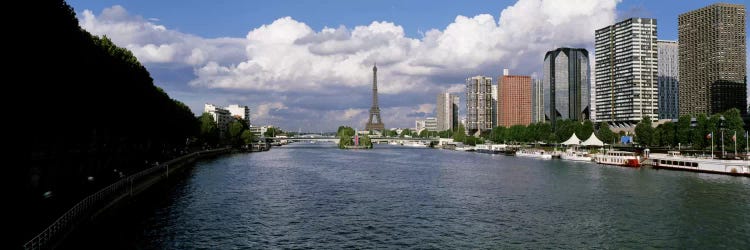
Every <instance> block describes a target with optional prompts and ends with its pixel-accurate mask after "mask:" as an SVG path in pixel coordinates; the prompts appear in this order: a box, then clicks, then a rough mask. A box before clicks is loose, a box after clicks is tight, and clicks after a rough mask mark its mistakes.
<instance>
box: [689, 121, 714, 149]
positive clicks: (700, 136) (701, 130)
mask: <svg viewBox="0 0 750 250" xmlns="http://www.w3.org/2000/svg"><path fill="white" fill-rule="evenodd" d="M695 122H696V124H695V127H693V133H692V140H691V141H692V142H693V148H694V149H704V148H706V145H710V144H711V141H710V140H709V139H707V138H706V135H707V134H708V133H709V131H708V130H707V129H706V128H707V125H708V117H706V114H698V115H697V116H696V117H695ZM706 142H708V143H706Z"/></svg>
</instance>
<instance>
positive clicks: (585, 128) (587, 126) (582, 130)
mask: <svg viewBox="0 0 750 250" xmlns="http://www.w3.org/2000/svg"><path fill="white" fill-rule="evenodd" d="M593 132H594V123H592V122H591V121H590V120H585V121H583V123H582V124H580V125H579V126H577V127H576V135H577V136H578V139H581V140H586V139H588V138H589V137H590V136H591V133H593ZM566 140H567V139H566Z"/></svg>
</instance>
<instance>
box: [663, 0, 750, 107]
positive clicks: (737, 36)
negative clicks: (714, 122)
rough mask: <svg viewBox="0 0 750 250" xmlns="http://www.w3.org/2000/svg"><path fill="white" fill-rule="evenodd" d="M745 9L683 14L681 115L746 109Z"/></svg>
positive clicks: (724, 7)
mask: <svg viewBox="0 0 750 250" xmlns="http://www.w3.org/2000/svg"><path fill="white" fill-rule="evenodd" d="M745 15H746V13H745V6H744V5H740V4H725V3H718V4H713V5H709V6H706V7H703V8H700V9H697V10H693V11H690V12H687V13H684V14H681V15H680V16H679V17H678V19H677V25H678V33H679V35H678V37H679V62H680V63H679V64H680V66H679V70H680V77H679V79H680V87H679V108H680V111H679V113H680V115H688V114H689V115H694V114H700V113H705V114H714V113H719V112H724V111H726V110H727V109H731V108H737V109H739V110H740V112H742V113H743V114H744V113H746V106H747V99H745V98H746V96H745V95H746V94H747V87H746V86H745V84H746V81H747V79H746V76H747V68H746V67H747V61H746V60H747V57H746V53H747V52H746V49H745V48H746V39H747V34H746V32H745Z"/></svg>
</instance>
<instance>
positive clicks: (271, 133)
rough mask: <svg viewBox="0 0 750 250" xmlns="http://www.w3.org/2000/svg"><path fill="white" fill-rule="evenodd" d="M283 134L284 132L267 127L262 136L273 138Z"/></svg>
mask: <svg viewBox="0 0 750 250" xmlns="http://www.w3.org/2000/svg"><path fill="white" fill-rule="evenodd" d="M283 133H284V131H282V130H281V129H279V128H276V127H269V128H268V129H266V132H265V133H263V136H265V137H275V136H277V135H280V134H283Z"/></svg>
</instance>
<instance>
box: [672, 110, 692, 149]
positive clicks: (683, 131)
mask: <svg viewBox="0 0 750 250" xmlns="http://www.w3.org/2000/svg"><path fill="white" fill-rule="evenodd" d="M690 119H691V117H690V116H689V115H683V116H680V118H679V119H678V120H677V124H676V125H675V137H676V138H675V140H676V141H677V143H679V144H681V145H683V146H687V145H689V144H690V141H691V140H690V139H691V133H692V130H691V129H690Z"/></svg>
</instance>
